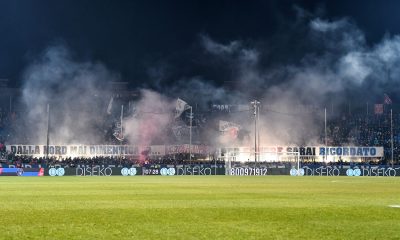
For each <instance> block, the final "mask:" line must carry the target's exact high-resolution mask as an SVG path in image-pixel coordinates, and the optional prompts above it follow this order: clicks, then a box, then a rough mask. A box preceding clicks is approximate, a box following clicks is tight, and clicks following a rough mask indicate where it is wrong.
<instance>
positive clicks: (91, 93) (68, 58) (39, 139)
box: [17, 45, 117, 144]
mask: <svg viewBox="0 0 400 240" xmlns="http://www.w3.org/2000/svg"><path fill="white" fill-rule="evenodd" d="M116 78H117V77H116V75H115V74H113V73H111V72H110V71H108V70H107V69H106V68H105V67H104V66H103V65H102V64H99V63H91V62H77V61H75V60H74V59H73V57H72V55H71V53H70V51H69V50H68V49H67V48H66V47H65V46H61V45H58V46H52V47H49V48H47V49H46V50H45V51H44V53H43V55H42V56H41V57H39V58H38V59H37V60H36V61H35V62H34V63H32V64H31V65H30V66H29V67H28V68H27V69H26V71H25V72H24V85H23V96H22V97H23V103H24V105H25V109H26V113H24V115H23V117H22V118H21V119H20V120H21V123H20V124H21V126H23V124H24V123H25V124H26V125H25V126H24V127H22V128H19V130H20V132H19V133H17V134H18V135H19V136H20V138H19V140H20V141H23V139H22V136H27V137H28V139H26V140H25V141H29V143H32V142H34V143H36V144H37V143H40V144H45V143H46V138H47V127H48V122H47V116H48V113H47V105H49V107H50V113H49V115H50V123H49V129H50V144H66V143H93V142H96V141H100V139H101V138H103V136H102V135H104V132H103V129H102V128H101V125H102V124H103V120H102V117H103V116H102V115H103V114H104V112H105V108H103V107H104V104H105V103H104V102H103V100H102V98H101V96H105V95H109V92H108V91H109V90H108V85H107V84H108V83H109V82H110V81H112V80H115V79H116Z"/></svg>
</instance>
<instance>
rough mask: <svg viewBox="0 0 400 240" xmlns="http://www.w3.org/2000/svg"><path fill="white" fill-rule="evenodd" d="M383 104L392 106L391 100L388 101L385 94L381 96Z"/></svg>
mask: <svg viewBox="0 0 400 240" xmlns="http://www.w3.org/2000/svg"><path fill="white" fill-rule="evenodd" d="M383 103H385V104H392V103H393V102H392V99H390V97H389V96H388V95H387V94H386V93H385V94H383Z"/></svg>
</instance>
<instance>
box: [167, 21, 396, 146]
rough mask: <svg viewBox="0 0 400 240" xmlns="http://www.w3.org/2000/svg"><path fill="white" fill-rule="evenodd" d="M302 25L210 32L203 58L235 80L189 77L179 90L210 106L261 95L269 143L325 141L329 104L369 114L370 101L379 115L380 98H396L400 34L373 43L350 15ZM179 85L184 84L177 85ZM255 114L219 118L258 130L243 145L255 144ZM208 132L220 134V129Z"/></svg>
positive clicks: (332, 109) (333, 112)
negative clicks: (260, 33)
mask: <svg viewBox="0 0 400 240" xmlns="http://www.w3.org/2000/svg"><path fill="white" fill-rule="evenodd" d="M294 25H295V26H294V27H292V28H289V29H290V30H291V31H289V32H287V33H285V34H282V35H280V36H275V37H271V39H268V40H233V41H231V42H227V43H220V42H218V41H216V40H214V39H212V38H211V37H209V36H206V35H202V36H201V37H200V42H201V45H202V47H203V49H204V50H205V51H204V52H202V53H199V55H201V56H200V57H198V58H197V59H202V60H206V63H204V62H203V64H204V65H205V66H208V67H209V68H214V69H218V71H220V72H224V73H223V74H215V75H214V76H222V77H224V79H226V80H227V81H226V82H225V83H226V84H225V86H224V87H225V88H221V87H214V88H213V87H211V86H213V85H212V83H211V82H212V80H213V79H212V78H211V79H209V81H207V82H205V81H204V80H203V81H201V80H199V79H201V77H196V78H193V79H189V80H187V79H185V81H182V83H181V84H180V88H179V90H182V91H180V92H179V91H176V92H177V93H176V95H178V96H183V95H185V93H188V92H189V94H186V95H191V96H196V98H191V99H190V98H189V99H190V101H191V103H196V104H197V105H203V106H205V105H207V104H208V103H209V102H216V103H221V104H250V102H251V101H252V100H254V99H257V100H259V101H260V102H261V105H262V107H261V113H260V121H259V126H258V127H259V130H260V138H261V139H260V141H261V144H262V145H273V144H296V145H298V144H300V145H308V144H310V145H316V144H319V143H323V142H324V139H323V135H322V136H321V133H323V131H322V132H321V130H323V126H324V108H327V115H328V116H327V117H328V120H329V119H331V118H332V117H333V116H335V117H338V116H339V117H341V116H344V115H346V114H348V113H349V112H350V113H352V114H353V115H354V114H356V113H357V112H358V113H363V114H365V113H366V111H367V103H369V105H368V106H369V113H370V114H371V113H373V104H374V103H382V102H383V94H384V93H388V94H389V95H390V96H391V97H392V98H395V93H396V92H397V91H398V90H399V84H397V81H398V79H400V70H399V69H398V68H395V66H396V64H398V63H399V62H400V36H384V37H383V39H382V40H381V41H380V42H378V43H374V44H370V43H367V41H366V39H365V36H364V33H363V32H362V30H361V29H359V28H358V27H357V25H356V24H355V23H354V22H352V21H351V20H349V19H346V18H344V19H339V20H334V21H330V20H325V19H322V18H313V19H310V18H307V16H305V15H303V16H299V19H297V21H296V23H295V24H294ZM207 64H208V65H207ZM203 67H204V66H203ZM209 75H211V76H213V74H209ZM203 79H204V77H203ZM214 80H215V79H214ZM216 85H217V84H214V86H216ZM203 86H204V87H203ZM173 89H174V90H177V89H176V86H174V87H173ZM227 89H229V90H227ZM205 108H206V107H205ZM252 112H253V111H252V108H251V107H250V109H249V111H248V112H247V114H244V113H243V112H236V113H230V114H225V115H224V116H221V115H220V116H218V117H219V118H220V119H222V120H226V121H232V122H234V123H237V124H240V125H241V126H242V127H243V129H245V130H248V131H249V132H250V134H248V136H247V137H244V138H242V139H241V141H242V142H236V144H237V145H242V144H247V145H250V146H251V142H253V141H254V140H253V139H254V118H253V116H252ZM329 131H330V130H329V129H328V134H329ZM214 133H215V132H213V133H212V134H214ZM328 137H329V136H328ZM207 138H208V139H219V138H218V137H216V136H215V135H209V136H208V137H207ZM219 143H225V144H230V145H231V146H232V145H235V142H228V143H226V141H220V142H219Z"/></svg>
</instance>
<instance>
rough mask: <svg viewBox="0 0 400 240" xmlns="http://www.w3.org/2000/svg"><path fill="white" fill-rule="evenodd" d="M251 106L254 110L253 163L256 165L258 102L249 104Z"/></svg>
mask: <svg viewBox="0 0 400 240" xmlns="http://www.w3.org/2000/svg"><path fill="white" fill-rule="evenodd" d="M251 105H253V108H254V112H253V114H254V163H257V153H258V146H257V145H258V141H257V135H258V134H257V118H258V114H259V105H260V102H259V101H257V100H254V101H252V102H251Z"/></svg>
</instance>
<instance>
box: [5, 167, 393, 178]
mask: <svg viewBox="0 0 400 240" xmlns="http://www.w3.org/2000/svg"><path fill="white" fill-rule="evenodd" d="M141 175H161V176H182V175H233V176H268V175H291V176H332V177H336V176H351V177H362V176H371V177H372V176H376V177H397V176H400V165H395V166H360V167H359V166H344V167H342V166H341V167H337V166H303V167H301V168H300V169H297V168H296V167H294V166H292V167H290V166H287V167H280V168H268V167H262V166H261V167H255V166H246V165H243V166H234V167H231V168H229V167H228V168H225V166H224V165H151V166H145V167H115V166H79V167H74V168H71V167H50V168H0V176H53V177H56V176H141Z"/></svg>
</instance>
